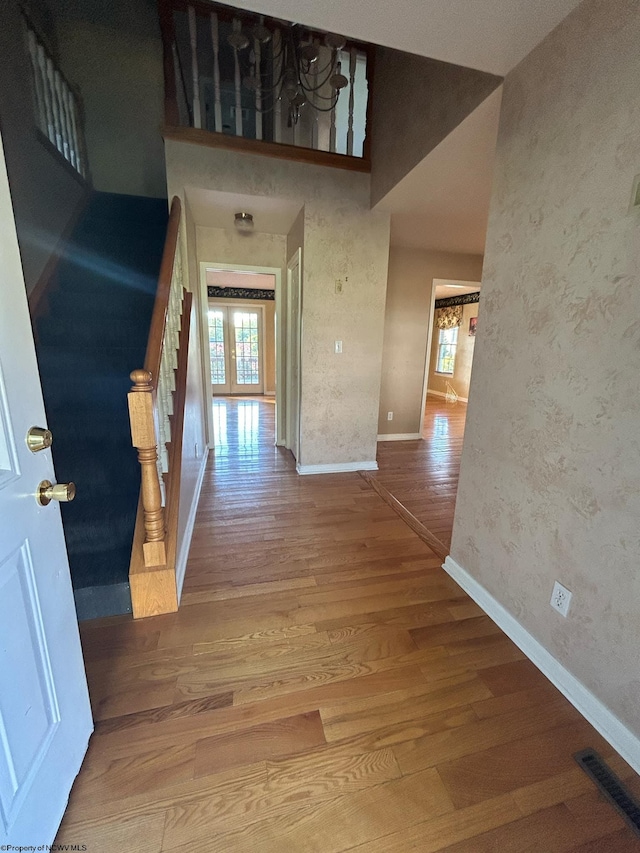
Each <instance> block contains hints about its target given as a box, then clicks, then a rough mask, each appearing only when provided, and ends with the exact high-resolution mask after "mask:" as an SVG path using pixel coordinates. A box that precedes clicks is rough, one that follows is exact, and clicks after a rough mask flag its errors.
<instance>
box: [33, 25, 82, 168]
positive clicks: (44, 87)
mask: <svg viewBox="0 0 640 853" xmlns="http://www.w3.org/2000/svg"><path fill="white" fill-rule="evenodd" d="M24 25H25V36H26V41H27V50H28V53H29V59H30V60H31V72H32V82H33V91H34V101H35V107H36V121H37V125H38V129H39V130H40V131H41V132H42V133H43V134H44V136H45V137H46V138H47V139H48V140H49V142H50V143H51V144H52V145H53V146H54V147H55V148H56V149H57V150H58V152H59V153H60V154H61V155H62V156H63V157H64V159H65V160H66V161H67V163H69V164H70V165H71V166H72V167H73V168H74V169H75V171H76V172H77V173H78V174H79V175H81V176H82V177H83V178H86V177H87V157H86V149H85V141H84V130H83V123H82V107H81V101H80V95H79V93H78V92H77V91H76V90H75V89H74V88H73V86H71V84H70V83H69V82H68V80H67V79H66V78H65V76H64V75H63V73H62V72H61V71H60V69H59V68H58V65H57V64H56V61H55V60H54V58H53V57H52V56H51V54H50V53H49V52H48V50H47V48H46V47H45V46H44V43H43V42H42V40H41V39H40V36H39V35H38V33H37V32H36V29H35V28H34V27H33V26H32V25H31V23H30V21H29V20H28V19H27V18H26V16H25V17H24Z"/></svg>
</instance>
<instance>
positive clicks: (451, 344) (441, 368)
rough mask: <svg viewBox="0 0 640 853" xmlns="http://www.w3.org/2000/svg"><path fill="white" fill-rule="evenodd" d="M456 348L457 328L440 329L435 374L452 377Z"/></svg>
mask: <svg viewBox="0 0 640 853" xmlns="http://www.w3.org/2000/svg"><path fill="white" fill-rule="evenodd" d="M457 346H458V326H454V328H453V329H440V334H439V336H438V361H437V363H436V373H447V374H449V376H453V368H454V365H455V363H456V349H457Z"/></svg>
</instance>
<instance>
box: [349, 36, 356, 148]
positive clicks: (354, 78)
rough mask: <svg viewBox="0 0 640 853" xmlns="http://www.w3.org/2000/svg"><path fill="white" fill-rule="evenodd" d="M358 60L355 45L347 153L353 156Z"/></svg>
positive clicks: (350, 76)
mask: <svg viewBox="0 0 640 853" xmlns="http://www.w3.org/2000/svg"><path fill="white" fill-rule="evenodd" d="M356 60H357V52H356V49H355V47H352V48H351V51H350V52H349V129H348V130H347V154H348V155H349V156H350V157H353V110H354V107H355V82H356Z"/></svg>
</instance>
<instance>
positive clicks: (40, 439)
mask: <svg viewBox="0 0 640 853" xmlns="http://www.w3.org/2000/svg"><path fill="white" fill-rule="evenodd" d="M52 444H53V436H52V435H51V431H50V430H48V429H44V427H31V429H30V430H29V432H28V433H27V447H28V448H29V450H30V451H31V452H32V453H38V451H39V450H46V449H47V448H48V447H51V445H52Z"/></svg>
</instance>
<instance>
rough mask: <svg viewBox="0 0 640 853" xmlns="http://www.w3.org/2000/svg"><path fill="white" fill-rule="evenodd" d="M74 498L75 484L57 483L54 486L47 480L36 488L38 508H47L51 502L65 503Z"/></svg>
mask: <svg viewBox="0 0 640 853" xmlns="http://www.w3.org/2000/svg"><path fill="white" fill-rule="evenodd" d="M75 496H76V484H75V483H57V484H56V485H55V486H54V485H53V483H50V482H49V480H43V481H42V482H41V483H40V485H39V486H38V491H37V493H36V500H37V501H38V503H39V504H40V506H47V504H50V503H51V501H60V502H61V503H67V502H68V501H72V500H73V499H74V498H75Z"/></svg>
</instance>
